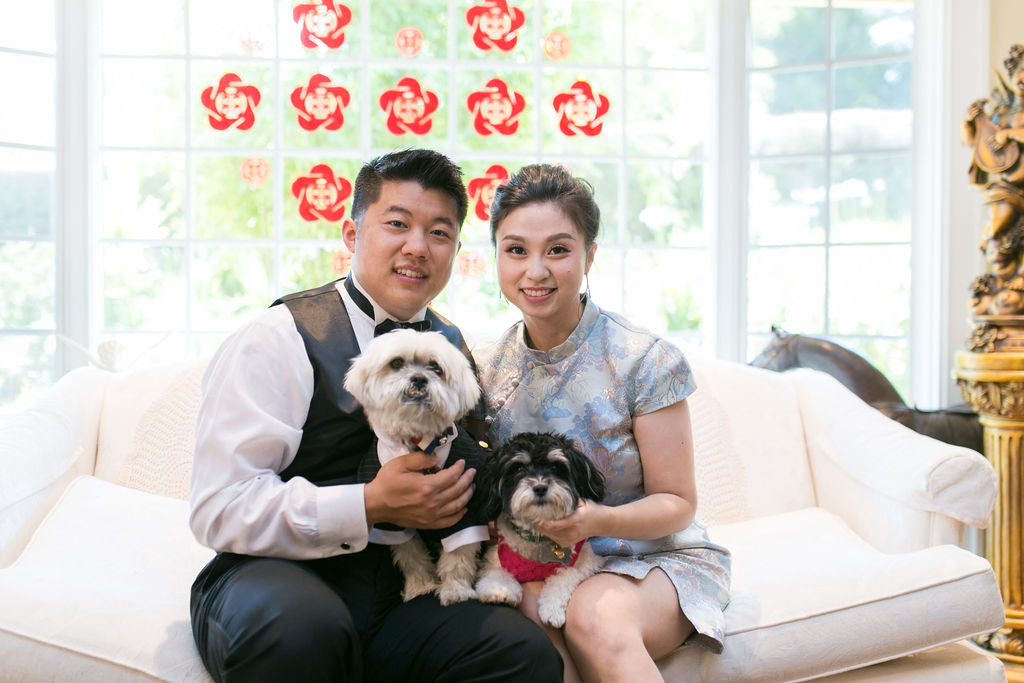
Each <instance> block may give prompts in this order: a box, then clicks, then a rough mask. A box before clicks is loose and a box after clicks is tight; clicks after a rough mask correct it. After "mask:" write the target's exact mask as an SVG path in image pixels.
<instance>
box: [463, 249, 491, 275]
mask: <svg viewBox="0 0 1024 683" xmlns="http://www.w3.org/2000/svg"><path fill="white" fill-rule="evenodd" d="M457 261H458V266H459V272H460V273H462V274H463V275H464V276H465V277H480V276H481V275H483V274H484V270H486V269H487V260H486V259H484V257H483V255H481V254H480V252H479V251H477V250H476V249H463V250H462V251H460V252H459V258H458V259H457Z"/></svg>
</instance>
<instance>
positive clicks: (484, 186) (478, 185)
mask: <svg viewBox="0 0 1024 683" xmlns="http://www.w3.org/2000/svg"><path fill="white" fill-rule="evenodd" d="M508 179H509V173H508V169H507V168H505V167H504V166H502V165H501V164H494V165H493V166H491V167H490V168H488V169H487V172H486V173H484V175H482V176H480V177H479V178H473V179H472V180H470V181H469V183H468V184H467V185H466V190H467V191H468V193H469V201H470V202H471V203H472V204H473V213H474V214H475V215H476V217H477V218H479V219H480V220H482V221H488V220H490V219H491V202H493V201H494V190H496V189H497V187H498V186H499V185H501V184H503V183H506V182H508Z"/></svg>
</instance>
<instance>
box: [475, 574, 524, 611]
mask: <svg viewBox="0 0 1024 683" xmlns="http://www.w3.org/2000/svg"><path fill="white" fill-rule="evenodd" d="M476 599H477V600H479V601H480V602H489V603H492V604H496V605H512V606H513V607H514V606H516V605H518V604H519V603H520V602H522V600H523V587H522V586H521V585H519V582H518V581H516V580H515V579H513V580H512V581H502V580H501V579H496V578H493V577H486V576H485V577H483V578H481V579H480V580H479V581H478V582H477V584H476Z"/></svg>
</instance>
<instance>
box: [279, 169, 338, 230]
mask: <svg viewBox="0 0 1024 683" xmlns="http://www.w3.org/2000/svg"><path fill="white" fill-rule="evenodd" d="M292 194H293V195H295V198H296V199H298V200H299V215H300V216H302V217H303V218H304V219H305V220H307V221H317V220H325V221H332V222H336V221H340V220H341V219H342V218H344V216H345V200H346V199H348V197H349V195H350V194H352V183H350V182H349V181H347V180H345V179H344V178H342V177H341V176H338V177H335V175H334V171H333V170H331V167H330V166H328V165H327V164H317V165H316V166H314V167H313V168H311V169H309V175H307V176H302V177H301V178H299V179H298V180H296V181H295V182H294V183H292Z"/></svg>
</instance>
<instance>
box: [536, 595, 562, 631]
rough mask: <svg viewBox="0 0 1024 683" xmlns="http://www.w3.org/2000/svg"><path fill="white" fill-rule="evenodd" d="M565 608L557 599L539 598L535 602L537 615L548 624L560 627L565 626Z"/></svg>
mask: <svg viewBox="0 0 1024 683" xmlns="http://www.w3.org/2000/svg"><path fill="white" fill-rule="evenodd" d="M565 608H566V605H562V604H558V602H557V601H554V600H543V599H541V600H538V602H537V615H538V616H539V617H540V620H541V621H542V622H544V623H545V624H547V625H548V626H553V627H555V628H562V627H563V626H565Z"/></svg>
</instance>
